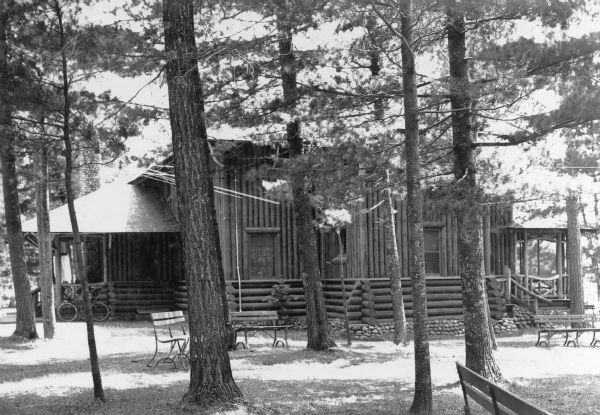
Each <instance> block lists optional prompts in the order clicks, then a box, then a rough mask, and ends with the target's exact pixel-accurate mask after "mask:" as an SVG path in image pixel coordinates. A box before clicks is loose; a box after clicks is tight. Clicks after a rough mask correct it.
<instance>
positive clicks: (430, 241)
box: [423, 229, 440, 275]
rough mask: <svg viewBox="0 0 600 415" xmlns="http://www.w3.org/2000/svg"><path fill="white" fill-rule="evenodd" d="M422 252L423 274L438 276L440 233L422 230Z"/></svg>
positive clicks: (434, 230)
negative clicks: (423, 259)
mask: <svg viewBox="0 0 600 415" xmlns="http://www.w3.org/2000/svg"><path fill="white" fill-rule="evenodd" d="M423 252H424V256H425V273H426V274H437V275H439V274H440V231H439V229H424V230H423Z"/></svg>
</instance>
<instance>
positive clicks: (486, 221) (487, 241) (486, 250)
mask: <svg viewBox="0 0 600 415" xmlns="http://www.w3.org/2000/svg"><path fill="white" fill-rule="evenodd" d="M491 258H492V237H491V235H490V208H489V206H486V207H485V212H484V214H483V263H484V267H485V275H490V274H491Z"/></svg>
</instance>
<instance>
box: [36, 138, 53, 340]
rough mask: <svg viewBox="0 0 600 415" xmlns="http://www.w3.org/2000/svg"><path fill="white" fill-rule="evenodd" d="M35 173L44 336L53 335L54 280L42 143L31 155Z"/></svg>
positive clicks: (46, 151) (46, 158)
mask: <svg viewBox="0 0 600 415" xmlns="http://www.w3.org/2000/svg"><path fill="white" fill-rule="evenodd" d="M33 165H34V171H35V175H36V184H35V207H36V217H37V239H38V250H39V254H40V289H41V297H42V318H43V321H44V325H43V326H44V338H45V339H52V338H53V337H54V326H55V325H56V314H55V312H54V281H53V277H52V235H51V233H50V213H49V209H48V148H47V146H46V145H45V144H42V145H41V146H40V148H39V149H38V151H37V152H36V153H35V154H34V155H33Z"/></svg>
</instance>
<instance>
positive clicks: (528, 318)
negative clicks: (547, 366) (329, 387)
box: [290, 306, 533, 340]
mask: <svg viewBox="0 0 600 415" xmlns="http://www.w3.org/2000/svg"><path fill="white" fill-rule="evenodd" d="M290 324H291V325H292V326H293V329H297V330H305V329H306V322H305V321H304V320H293V321H291V322H290ZM427 324H428V332H429V335H432V336H462V335H464V333H465V327H464V323H463V319H462V317H461V318H455V319H440V320H429V321H428V322H427ZM406 325H407V331H408V334H409V335H412V333H413V323H412V321H411V320H410V319H409V320H408V321H407V322H406ZM329 326H330V327H331V330H332V332H333V333H334V334H336V335H339V336H344V335H345V328H344V321H343V320H337V319H336V320H329ZM532 326H533V313H531V312H530V311H529V310H527V309H525V308H522V307H519V306H515V307H514V308H513V312H512V313H511V316H509V315H508V314H507V313H504V315H503V316H502V319H500V320H497V321H496V322H495V323H494V332H495V333H496V334H513V333H516V332H518V331H519V330H521V329H525V328H528V327H532ZM350 331H351V334H352V338H354V339H359V340H383V339H390V338H392V336H393V331H394V326H393V323H392V322H391V321H387V322H382V323H380V324H377V325H375V326H371V325H368V324H351V325H350Z"/></svg>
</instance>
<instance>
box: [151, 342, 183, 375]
mask: <svg viewBox="0 0 600 415" xmlns="http://www.w3.org/2000/svg"><path fill="white" fill-rule="evenodd" d="M176 344H177V345H179V341H178V340H176V341H172V342H170V347H169V353H167V355H166V356H165V357H163V358H160V359H158V360H157V361H156V366H158V364H159V363H173V368H175V369H177V363H175V360H174V357H175V356H176V354H175V355H173V357H171V353H173V350H174V349H175V345H176Z"/></svg>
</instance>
